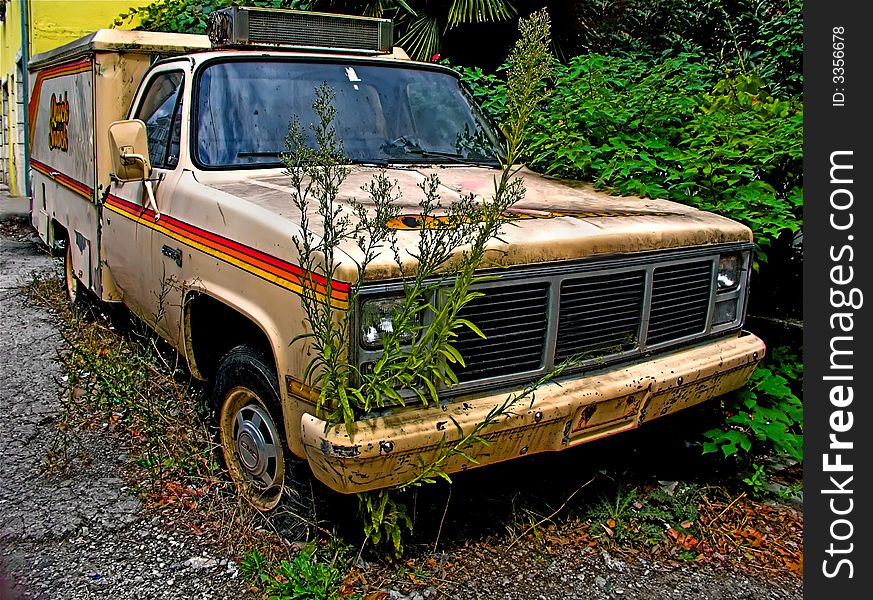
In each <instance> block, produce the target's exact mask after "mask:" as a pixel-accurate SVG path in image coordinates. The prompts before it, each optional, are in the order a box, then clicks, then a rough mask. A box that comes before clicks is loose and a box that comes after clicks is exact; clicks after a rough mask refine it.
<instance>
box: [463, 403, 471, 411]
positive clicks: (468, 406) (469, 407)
mask: <svg viewBox="0 0 873 600" xmlns="http://www.w3.org/2000/svg"><path fill="white" fill-rule="evenodd" d="M471 408H473V407H472V406H470V405H469V404H467V403H466V402H464V406H463V409H464V410H470V409H471Z"/></svg>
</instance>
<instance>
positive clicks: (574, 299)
mask: <svg viewBox="0 0 873 600" xmlns="http://www.w3.org/2000/svg"><path fill="white" fill-rule="evenodd" d="M391 35H392V30H391V23H390V21H385V20H380V19H368V18H361V17H344V16H337V15H323V14H312V13H298V12H294V11H268V10H261V9H248V8H238V7H237V8H232V9H228V10H225V11H220V12H219V13H216V15H215V17H214V18H213V21H212V23H211V25H210V32H209V36H198V35H178V34H167V33H150V32H128V31H119V30H100V31H97V32H95V33H93V34H91V35H89V36H86V37H84V38H82V39H80V40H78V41H75V42H72V43H70V44H67V45H66V46H63V47H61V48H58V49H56V50H53V51H51V52H48V53H45V54H41V55H38V56H35V57H34V58H33V60H32V61H31V63H30V65H29V66H30V69H31V70H32V72H33V74H34V76H33V77H32V79H31V80H32V81H33V84H32V91H31V101H30V107H29V109H30V127H31V130H30V139H31V144H32V145H31V147H32V161H31V169H32V175H33V179H32V181H33V194H32V221H33V225H34V226H35V228H36V229H37V230H38V232H39V235H40V237H41V238H42V240H43V241H44V242H45V243H46V244H48V245H50V246H52V247H55V248H57V249H61V248H62V249H63V250H64V255H65V259H64V273H65V282H66V288H67V291H68V294H69V297H70V299H71V300H72V301H74V302H76V301H78V300H80V299H81V298H83V297H85V296H90V297H92V298H97V299H99V300H101V301H103V302H116V303H117V302H122V303H124V304H125V305H126V306H128V307H129V308H130V310H131V311H133V312H134V313H135V314H136V315H138V317H139V318H141V319H142V320H144V321H145V322H146V323H148V324H149V325H150V326H151V327H152V328H153V329H154V330H155V331H156V332H157V333H158V334H159V335H160V336H162V337H163V338H165V339H166V340H167V341H168V342H169V343H170V344H171V345H172V346H173V347H174V348H175V349H176V350H177V351H178V352H179V354H180V355H181V356H182V357H183V358H184V359H185V360H186V361H187V364H188V365H189V367H190V371H191V373H192V374H193V375H194V376H195V377H197V378H200V379H204V380H211V381H212V385H211V389H212V399H213V402H214V407H215V412H216V415H217V417H216V418H217V423H216V425H217V429H218V431H219V438H220V442H221V445H222V449H223V454H224V458H225V461H226V463H227V466H228V470H229V472H230V474H231V476H232V477H233V478H234V480H235V481H236V482H238V483H239V484H240V485H239V486H238V487H239V489H240V490H241V493H244V494H246V495H247V497H248V498H249V499H250V500H251V501H252V502H253V503H254V504H255V505H256V506H258V507H259V508H261V509H264V510H267V509H270V508H272V507H275V506H276V505H277V503H278V502H279V501H280V499H281V497H282V495H283V490H285V489H287V488H288V487H290V486H292V484H294V483H295V478H296V477H297V475H294V474H293V473H294V471H295V469H292V468H291V467H292V465H303V464H307V463H308V465H309V467H310V468H311V471H312V473H313V474H314V475H315V477H316V478H318V479H319V480H320V481H322V482H323V483H324V484H326V485H327V486H329V487H330V488H332V489H334V490H337V491H339V492H344V493H352V492H360V491H366V490H372V489H379V488H384V487H388V486H392V485H396V484H400V483H403V482H405V481H409V480H410V479H411V478H412V477H414V476H415V474H416V469H417V468H419V465H420V464H421V461H420V460H419V459H422V458H425V459H426V458H427V457H428V456H432V455H433V453H434V452H436V450H437V448H439V447H441V446H440V445H441V444H445V442H446V440H451V439H455V438H453V436H458V435H461V434H460V432H461V431H469V430H471V428H473V427H474V426H475V425H476V424H477V423H478V422H480V421H481V420H482V419H483V418H484V416H485V415H486V414H487V413H488V412H489V410H491V408H493V407H494V406H495V405H498V404H499V403H501V402H502V401H503V400H504V399H505V398H506V397H507V395H508V394H512V393H513V392H516V391H518V390H519V389H522V388H523V387H524V386H525V385H526V384H527V383H528V382H530V381H532V380H535V379H537V378H538V377H541V376H542V375H543V374H545V373H548V372H550V370H552V369H553V368H554V367H555V365H556V364H558V363H560V362H561V361H563V360H565V359H567V358H569V357H574V356H577V357H580V356H581V357H585V358H584V359H583V360H581V361H580V362H578V363H577V364H575V366H574V367H573V368H572V369H570V370H568V371H566V372H564V373H562V374H561V376H560V378H559V379H557V380H554V381H550V382H548V383H546V384H544V385H543V386H542V387H541V388H540V389H538V390H537V393H536V397H535V401H534V402H533V403H532V404H530V405H528V404H525V405H524V406H521V407H517V408H516V409H515V410H514V411H513V412H512V415H511V416H507V417H506V418H504V419H501V420H500V421H499V422H497V423H494V424H493V425H492V426H491V427H490V428H489V430H488V432H487V434H488V439H489V441H490V444H489V445H488V446H483V447H481V448H478V449H474V452H475V458H476V460H477V464H478V465H486V464H489V463H494V462H497V461H503V460H507V459H511V458H514V457H520V456H523V455H528V454H533V453H537V452H544V451H547V450H553V451H554V450H563V449H566V448H569V447H572V446H575V445H577V444H581V443H584V442H587V441H590V440H594V439H597V438H600V437H603V436H607V435H611V434H615V433H619V432H623V431H626V430H629V429H633V428H636V427H638V426H640V425H641V424H643V423H645V422H647V421H650V420H652V419H655V418H658V417H661V416H663V415H667V414H669V413H673V412H675V411H678V410H680V409H683V408H686V407H689V406H692V405H694V404H697V403H700V402H703V401H705V400H709V399H712V398H715V397H717V396H719V395H722V394H725V393H726V392H730V391H732V390H735V389H737V388H739V387H741V386H743V385H744V384H745V383H746V382H747V381H748V379H749V377H750V376H751V374H752V372H753V371H754V370H755V368H756V366H757V364H758V363H759V362H760V361H761V359H762V358H763V356H764V351H765V348H764V344H763V343H762V342H761V340H760V339H759V338H758V337H756V336H755V335H753V334H751V333H748V332H746V331H744V330H743V329H742V327H743V320H744V317H745V310H746V304H747V297H748V289H749V274H750V270H751V269H750V265H751V253H752V250H753V244H752V235H751V232H750V230H749V229H748V228H746V227H745V226H743V225H741V224H738V223H736V222H733V221H731V220H729V219H726V218H723V217H721V216H718V215H715V214H711V213H707V212H702V211H699V210H696V209H694V208H690V207H687V206H683V205H679V204H675V203H671V202H667V201H661V200H651V199H642V198H635V197H615V196H610V195H608V194H606V193H603V192H600V191H596V190H595V189H593V188H592V187H591V186H589V185H587V184H583V183H579V182H573V181H561V180H557V179H554V178H549V177H544V176H542V175H538V174H537V173H534V172H531V171H530V170H527V169H522V170H520V172H519V173H518V175H517V176H518V177H521V178H523V179H524V183H525V186H526V189H527V193H526V196H525V197H524V199H523V200H522V201H521V202H519V203H518V204H517V205H516V206H514V207H513V209H512V214H513V215H514V217H516V218H515V220H514V221H513V226H512V227H507V228H506V229H505V230H504V231H503V232H502V236H501V239H502V242H501V250H502V252H501V254H500V259H499V262H500V263H501V264H502V267H503V268H501V269H500V270H499V274H498V275H499V276H498V277H496V278H491V279H488V280H487V281H483V282H479V283H477V284H476V285H477V286H478V288H477V289H480V290H481V291H483V292H484V296H483V297H480V298H477V299H476V300H475V301H474V302H472V303H471V304H470V305H468V306H467V307H466V308H465V309H464V311H465V312H464V316H466V317H467V318H469V319H470V320H471V321H473V322H475V324H476V325H477V326H478V327H479V328H480V329H481V330H482V332H484V333H485V335H486V338H485V339H482V338H480V337H479V336H477V335H474V334H473V333H472V332H466V333H463V334H461V336H460V338H459V339H458V341H457V348H458V349H459V351H460V352H461V353H462V354H463V356H465V357H466V366H465V368H463V369H461V370H459V373H458V375H459V381H458V383H457V384H455V385H452V386H447V388H446V389H441V390H440V402H439V403H435V404H430V405H427V406H425V405H421V404H416V403H409V404H407V405H405V406H396V407H382V408H381V410H379V411H378V412H373V413H368V414H359V415H357V419H358V420H357V421H356V422H355V427H354V428H353V429H352V430H347V428H346V427H345V426H344V425H343V424H341V423H339V424H337V423H329V422H326V420H325V418H324V414H323V413H321V412H320V411H318V410H317V407H316V404H315V401H314V400H313V398H314V397H315V395H317V394H316V393H315V391H314V390H313V389H311V387H310V381H308V380H307V379H306V377H304V371H305V369H306V367H307V365H308V364H309V362H310V361H311V359H312V356H311V355H310V353H309V352H308V349H307V346H306V344H305V343H294V344H292V343H291V341H292V340H294V339H295V338H297V337H298V336H299V335H300V334H301V333H304V332H305V331H304V329H305V327H306V325H305V323H306V318H305V315H304V313H303V308H302V306H301V293H302V286H303V282H304V280H305V279H306V277H307V276H308V275H307V273H305V272H304V271H303V269H302V267H301V263H300V260H299V259H300V257H299V255H298V251H297V248H296V246H295V244H294V243H293V241H292V240H293V239H294V237H295V236H299V235H300V214H299V213H298V212H296V210H295V208H294V205H293V203H292V202H291V200H290V198H291V191H290V189H289V183H288V176H287V174H286V172H285V170H284V169H283V165H282V163H281V162H280V153H281V152H282V150H283V149H284V139H285V136H286V134H287V131H288V124H289V122H290V121H291V119H292V117H296V118H297V119H299V121H300V122H301V123H303V124H308V123H311V122H312V121H313V119H314V118H315V117H314V114H313V108H312V104H313V98H314V94H315V91H314V90H315V89H316V87H317V86H319V85H320V84H321V83H322V82H327V83H328V85H329V86H330V87H331V89H332V90H333V91H334V99H333V102H334V105H335V108H336V111H337V112H336V121H335V126H336V129H337V133H338V135H339V136H340V138H341V140H342V142H343V144H344V148H345V153H346V155H347V157H348V161H349V164H350V168H351V172H350V174H349V176H348V178H347V179H346V181H345V183H344V184H343V187H342V189H340V191H339V199H340V200H341V201H342V200H348V199H350V198H354V197H358V196H361V190H360V186H361V185H362V183H364V182H366V181H368V180H369V179H370V178H371V177H372V176H373V175H374V174H375V173H379V172H383V171H384V172H387V173H388V174H389V176H390V178H392V179H394V180H396V181H397V185H398V186H399V187H400V188H401V189H402V190H403V191H404V194H405V196H410V195H413V194H414V192H415V190H416V185H417V184H419V183H420V182H421V181H422V180H423V179H424V178H426V177H428V176H429V175H431V174H433V173H437V174H438V175H439V180H440V185H441V187H440V194H441V195H442V197H443V198H444V200H446V201H450V200H451V199H452V198H457V197H458V196H459V195H461V194H466V193H473V194H475V195H476V196H477V197H484V196H487V195H488V194H489V193H491V192H492V191H493V181H494V176H495V173H499V171H498V161H497V157H498V154H497V147H498V145H499V137H498V135H499V134H497V133H496V132H495V131H494V129H493V128H492V127H491V126H490V125H489V122H488V120H487V119H485V118H483V116H482V114H481V113H480V111H479V109H478V108H477V107H476V106H475V104H474V102H473V101H472V100H471V97H470V95H469V94H468V93H467V92H466V91H465V89H464V88H463V86H462V85H460V83H459V81H458V78H457V76H456V75H455V73H454V72H453V71H452V70H450V69H448V68H445V67H442V66H439V65H435V64H426V63H419V62H414V61H411V60H409V59H408V57H407V56H406V55H405V53H404V52H403V51H402V50H400V49H399V48H394V47H393V46H392V40H391ZM462 132H465V135H468V136H469V135H470V133H471V132H473V134H474V135H475V139H477V140H478V142H477V144H475V145H473V146H470V147H461V146H460V145H459V144H457V140H458V139H459V136H460V135H461V134H462ZM414 206H415V204H414V202H410V205H409V206H408V207H406V206H402V207H401V216H400V223H401V225H402V224H403V223H406V221H405V220H404V212H403V211H405V210H406V209H407V208H408V209H409V210H410V211H414ZM408 221H409V224H410V225H409V226H408V227H404V226H399V227H398V232H397V235H398V239H399V240H400V242H401V243H405V244H407V245H411V244H414V243H415V242H414V240H415V239H416V236H418V235H419V234H420V233H419V230H418V229H417V228H416V226H415V223H416V221H415V218H414V215H411V216H410V219H409V220H408ZM347 264H349V265H351V264H353V263H352V261H351V260H349V261H348V263H347ZM386 264H393V262H392V257H390V256H384V257H380V258H377V259H376V260H375V261H374V262H373V263H372V265H371V266H372V275H369V274H368V276H367V277H366V278H365V281H366V284H365V285H364V286H363V288H362V290H361V293H360V295H358V296H356V297H354V298H352V297H351V296H350V294H349V289H350V283H351V282H352V281H354V278H355V277H356V272H355V271H354V270H353V269H351V268H349V269H347V270H343V269H340V271H339V272H338V273H337V275H336V281H333V282H332V285H331V286H330V289H331V290H332V292H331V297H330V298H324V299H323V300H324V301H325V302H330V303H331V306H332V307H333V310H335V311H354V315H355V318H354V319H353V322H354V323H356V324H357V325H356V327H355V328H354V329H353V330H352V333H351V335H350V336H349V337H350V339H348V348H347V358H348V360H349V361H350V362H351V364H354V365H358V366H360V365H362V364H363V363H365V362H366V361H372V360H373V358H374V357H375V356H378V355H379V352H380V345H379V337H380V333H384V331H386V330H387V329H390V327H391V322H390V314H391V311H390V307H388V308H386V305H389V304H390V303H391V302H393V301H395V299H396V298H397V291H398V290H399V289H400V281H399V280H398V278H397V276H396V273H395V272H394V271H393V270H392V269H390V268H383V267H384V266H385V265H386ZM353 301H354V302H353ZM373 315H375V317H374V316H373ZM386 315H387V316H386ZM328 402H330V399H328ZM452 421H453V422H454V424H453V425H452V426H450V427H446V423H447V422H452ZM472 466H477V465H474V464H473V463H471V462H470V461H468V460H467V459H466V458H464V457H463V456H460V455H459V456H455V457H452V458H451V459H450V460H449V461H448V462H447V463H446V464H445V466H444V469H445V471H446V472H447V473H452V472H456V471H458V470H462V469H466V468H470V467H472ZM295 468H296V467H295Z"/></svg>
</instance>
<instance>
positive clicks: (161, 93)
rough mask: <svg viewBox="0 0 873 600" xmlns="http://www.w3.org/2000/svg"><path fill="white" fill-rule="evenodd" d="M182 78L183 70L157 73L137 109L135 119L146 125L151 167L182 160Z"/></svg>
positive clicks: (173, 164)
mask: <svg viewBox="0 0 873 600" xmlns="http://www.w3.org/2000/svg"><path fill="white" fill-rule="evenodd" d="M183 80H184V79H183V75H182V72H181V71H172V72H167V73H161V74H159V75H157V76H156V77H154V78H153V79H152V80H151V81H150V82H149V84H148V88H147V89H146V93H145V95H144V96H143V98H142V101H141V102H140V104H139V108H138V109H137V111H136V118H137V119H140V120H142V121H143V122H145V124H146V130H147V131H148V136H149V160H151V163H152V166H155V167H164V168H174V167H175V166H176V164H177V163H178V162H179V140H180V138H181V133H182V113H181V110H180V106H181V104H182V93H181V90H182V81H183Z"/></svg>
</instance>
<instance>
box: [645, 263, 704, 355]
mask: <svg viewBox="0 0 873 600" xmlns="http://www.w3.org/2000/svg"><path fill="white" fill-rule="evenodd" d="M711 290H712V261H701V262H696V263H683V264H680V265H670V266H668V267H659V268H656V269H655V274H654V278H653V281H652V309H651V314H650V316H649V327H648V331H649V333H648V337H647V338H646V344H647V345H649V346H651V345H653V344H660V343H662V342H666V341H670V340H676V339H679V338H683V337H686V336H689V335H693V334H695V333H703V331H704V330H705V329H706V317H707V313H708V311H709V296H710V292H711Z"/></svg>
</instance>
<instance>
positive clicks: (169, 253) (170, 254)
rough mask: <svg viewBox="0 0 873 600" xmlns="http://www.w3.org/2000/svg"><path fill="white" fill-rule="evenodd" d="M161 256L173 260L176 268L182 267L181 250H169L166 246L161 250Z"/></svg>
mask: <svg viewBox="0 0 873 600" xmlns="http://www.w3.org/2000/svg"><path fill="white" fill-rule="evenodd" d="M161 254H163V255H164V256H166V257H167V258H170V259H172V260H173V262H175V263H176V266H177V267H181V266H182V250H181V248H170V247H169V246H167V245H166V244H164V246H163V247H162V248H161Z"/></svg>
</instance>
